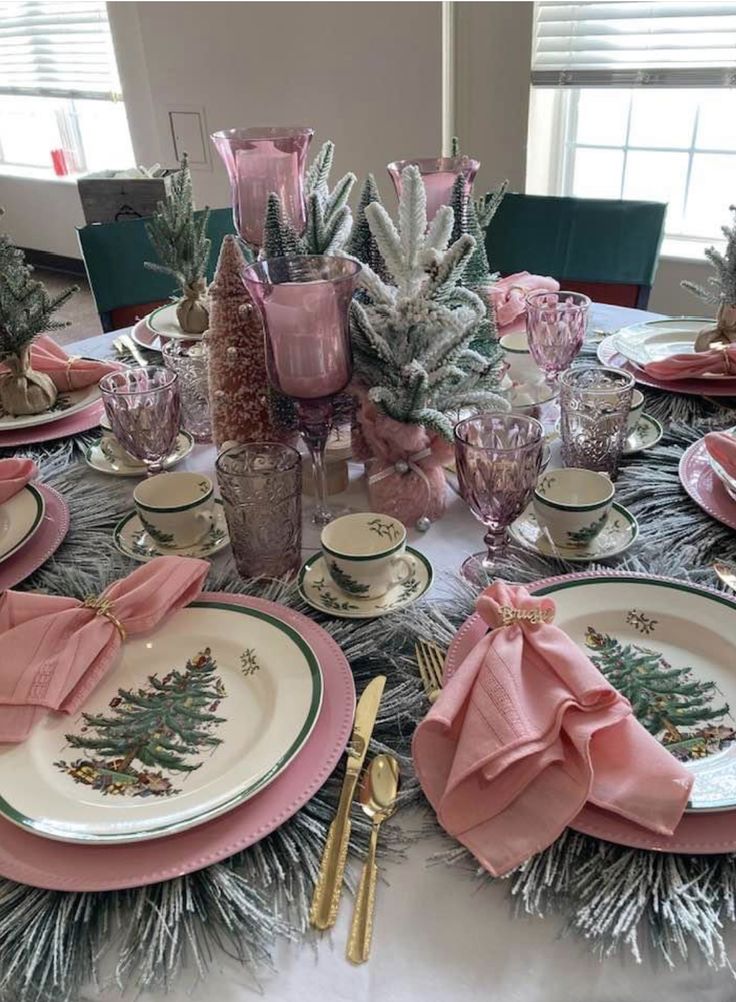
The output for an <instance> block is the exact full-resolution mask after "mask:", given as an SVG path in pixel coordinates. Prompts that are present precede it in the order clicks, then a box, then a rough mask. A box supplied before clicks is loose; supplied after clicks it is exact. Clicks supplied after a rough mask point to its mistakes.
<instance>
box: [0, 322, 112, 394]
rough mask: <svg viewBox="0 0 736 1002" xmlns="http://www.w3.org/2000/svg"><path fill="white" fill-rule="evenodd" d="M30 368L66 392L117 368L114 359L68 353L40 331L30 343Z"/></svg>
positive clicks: (87, 383)
mask: <svg viewBox="0 0 736 1002" xmlns="http://www.w3.org/2000/svg"><path fill="white" fill-rule="evenodd" d="M31 368H33V369H35V370H36V372H45V373H46V375H47V376H50V377H51V380H52V382H53V384H54V386H55V387H56V388H57V390H59V391H60V392H62V393H65V392H66V393H68V392H69V391H70V390H83V389H84V388H85V386H92V385H94V384H96V383H99V381H100V380H101V379H102V377H103V376H106V375H107V374H108V372H116V371H117V369H118V368H119V366H118V365H117V364H116V363H115V362H98V361H95V360H93V359H87V358H76V357H74V356H73V355H67V353H66V352H65V351H64V349H63V348H62V347H61V345H58V344H57V343H56V341H54V339H53V338H51V337H49V335H48V334H42V335H41V336H40V337H38V338H37V339H36V340H35V341H34V342H33V344H32V346H31ZM2 372H7V368H6V366H4V365H0V373H2Z"/></svg>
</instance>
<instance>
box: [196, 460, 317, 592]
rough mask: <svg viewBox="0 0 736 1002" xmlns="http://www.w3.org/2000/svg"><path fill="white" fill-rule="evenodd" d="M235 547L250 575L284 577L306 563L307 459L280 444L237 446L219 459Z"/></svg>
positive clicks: (237, 559)
mask: <svg viewBox="0 0 736 1002" xmlns="http://www.w3.org/2000/svg"><path fill="white" fill-rule="evenodd" d="M215 471H216V473H217V482H218V484H219V485H220V493H221V494H222V500H223V504H224V508H225V518H226V519H227V527H228V531H229V533H230V545H231V547H232V551H233V556H234V557H235V565H236V567H237V568H238V573H239V574H240V575H241V576H242V577H244V578H256V577H262V576H263V577H270V578H281V577H286V576H288V575H291V574H295V573H296V572H297V571H298V570H299V567H300V565H301V546H302V459H301V456H300V455H299V453H298V452H297V451H296V449H292V448H291V446H288V445H281V444H279V443H277V442H249V443H248V444H246V445H233V446H231V447H230V448H229V449H225V450H224V452H221V453H220V455H219V456H218V457H217V461H216V463H215Z"/></svg>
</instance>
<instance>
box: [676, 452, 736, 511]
mask: <svg viewBox="0 0 736 1002" xmlns="http://www.w3.org/2000/svg"><path fill="white" fill-rule="evenodd" d="M679 472H680V482H681V483H682V486H683V487H684V488H685V490H686V491H687V492H688V494H689V495H690V497H691V498H692V499H693V501H694V502H695V503H696V504H698V505H700V507H701V508H702V509H703V511H707V512H708V514H709V515H712V516H713V518H717V519H718V521H719V522H723V524H724V525H727V526H728V527H729V529H736V501H734V499H733V498H732V497H731V496H730V494H729V493H728V491H727V490H726V488H725V486H724V485H723V483H721V480H720V478H719V477H718V476H717V475H716V473H715V470H714V469H713V467H712V466H711V465H710V459H709V457H708V450H707V449H706V447H705V441H704V440H703V439H702V438H701V439H700V441H699V442H693V444H692V445H691V446H690V447H689V448H688V449H686V450H685V452H683V454H682V458H681V459H680V470H679Z"/></svg>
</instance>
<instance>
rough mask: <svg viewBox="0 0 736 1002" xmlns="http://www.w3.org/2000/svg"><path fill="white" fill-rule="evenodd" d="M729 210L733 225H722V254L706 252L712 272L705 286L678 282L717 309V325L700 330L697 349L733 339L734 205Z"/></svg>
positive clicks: (735, 277) (735, 305)
mask: <svg viewBox="0 0 736 1002" xmlns="http://www.w3.org/2000/svg"><path fill="white" fill-rule="evenodd" d="M730 210H731V212H732V213H734V225H733V226H722V227H721V231H722V232H723V235H724V237H725V238H726V249H725V251H724V253H723V254H721V252H720V251H718V250H716V248H715V247H708V249H707V250H706V252H705V256H706V258H707V259H708V260H709V261H710V263H711V265H712V267H713V272H714V274H713V275H711V276H710V278H709V279H708V283H707V286H702V285H698V284H697V283H696V282H688V281H685V282H682V283H681V285H682V287H683V289H687V290H688V291H689V292H692V293H693V294H694V295H696V296H697V297H698V298H699V299H701V300H702V301H703V302H704V303H707V304H708V305H709V306H715V307H716V308H717V316H716V326H715V327H714V328H711V329H709V330H706V331H703V333H702V335H701V336H700V337H699V338H698V341H697V342H696V348H697V349H698V350H703V349H705V348H707V347H709V345H710V344H711V343H712V342H713V341H717V340H721V341H728V342H736V205H732V206H730Z"/></svg>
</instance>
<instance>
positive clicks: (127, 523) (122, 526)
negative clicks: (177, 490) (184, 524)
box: [112, 498, 230, 563]
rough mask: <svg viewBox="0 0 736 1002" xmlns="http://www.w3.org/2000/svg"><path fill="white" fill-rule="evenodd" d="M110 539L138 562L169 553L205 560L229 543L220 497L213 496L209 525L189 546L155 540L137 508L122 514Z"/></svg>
mask: <svg viewBox="0 0 736 1002" xmlns="http://www.w3.org/2000/svg"><path fill="white" fill-rule="evenodd" d="M112 538H113V542H114V543H115V548H116V549H117V550H119V551H120V552H121V553H122V554H124V555H125V556H126V557H132V559H133V560H139V561H140V562H141V563H145V562H146V561H147V560H153V558H154V557H165V556H167V555H168V556H170V555H171V554H172V553H174V554H176V556H178V557H198V558H199V559H200V560H206V559H207V558H208V557H213V556H214V555H215V554H216V553H219V552H220V550H224V549H225V547H226V546H228V545H229V543H230V536H229V535H228V531H227V522H226V521H225V511H224V509H223V507H222V501H221V500H220V499H219V498H216V499H215V520H214V522H213V523H212V527H211V528H210V529H209V530H208V531H207V533H206V535H205V536H204V537H203V538H202V539H200V540H199V542H198V543H194V544H192V546H183V547H181V548H179V549H174V547H171V546H162V545H161V544H160V543H157V542H156V540H155V539H153V537H152V536H150V535H149V534H148V533H147V532H146V530H145V529H144V528H143V523H142V522H141V520H140V516H139V515H138V512H137V511H130V512H128V514H127V515H123V517H122V518H121V519H120V521H119V522H118V524H117V525H116V526H115V528H114V529H113V535H112Z"/></svg>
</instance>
